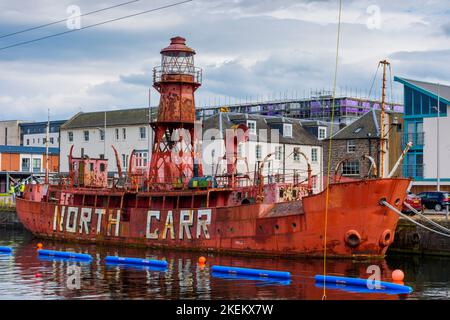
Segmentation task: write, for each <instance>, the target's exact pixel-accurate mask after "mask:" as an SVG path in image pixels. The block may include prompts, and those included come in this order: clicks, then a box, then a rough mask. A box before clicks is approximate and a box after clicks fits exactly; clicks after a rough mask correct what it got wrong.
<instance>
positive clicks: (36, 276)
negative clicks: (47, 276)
mask: <svg viewBox="0 0 450 320" xmlns="http://www.w3.org/2000/svg"><path fill="white" fill-rule="evenodd" d="M34 276H35V278H40V277H42V275H41V274H40V273H36V274H35V275H34Z"/></svg>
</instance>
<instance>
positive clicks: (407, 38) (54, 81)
mask: <svg viewBox="0 0 450 320" xmlns="http://www.w3.org/2000/svg"><path fill="white" fill-rule="evenodd" d="M177 1H180V0H140V1H137V2H135V3H132V4H129V5H127V6H122V7H118V8H115V9H111V10H108V11H103V12H99V13H97V14H92V15H88V16H86V17H82V18H81V26H82V27H84V26H88V25H91V24H95V23H99V22H102V21H105V20H109V19H113V18H118V17H122V16H126V15H129V14H134V13H137V12H140V11H144V10H149V9H153V8H158V7H161V6H165V5H168V4H171V3H176V2H177ZM123 2H127V0H101V1H88V0H58V1H56V0H20V1H17V0H2V1H1V2H0V48H3V47H6V46H9V45H12V44H15V43H18V42H22V41H27V40H31V39H35V38H39V37H43V36H47V35H51V34H55V33H59V32H64V31H68V30H69V29H68V27H67V23H66V22H63V23H60V24H56V25H52V26H49V27H46V28H42V29H38V30H34V31H31V32H26V33H22V34H18V35H14V36H11V37H3V38H1V36H2V35H6V34H9V33H12V32H16V31H20V30H23V29H27V28H30V27H33V26H37V25H41V24H45V23H50V22H53V21H57V20H61V19H65V18H67V17H69V16H70V13H68V8H69V7H70V6H73V5H75V6H78V7H79V8H80V9H81V13H87V12H91V11H94V10H98V9H102V8H106V7H109V6H113V5H116V4H119V3H123ZM337 21H338V1H337V0H320V1H319V0H316V1H314V0H303V1H302V0H194V1H192V2H189V3H185V4H182V5H180V6H176V7H172V8H168V9H164V10H160V11H155V12H151V13H147V14H145V15H140V16H136V17H133V18H129V19H125V20H121V21H117V22H113V23H108V24H105V25H102V26H98V27H95V28H88V29H86V30H80V31H77V32H73V33H70V34H65V35H63V36H59V37H54V38H50V39H47V40H43V41H39V42H35V43H31V44H27V45H23V46H18V47H13V48H9V49H4V50H1V49H0V120H6V119H24V120H45V119H46V117H47V109H48V108H50V110H51V117H52V118H53V119H64V118H68V117H70V116H72V115H73V114H74V113H76V112H79V111H94V110H111V109H117V108H132V107H144V106H147V104H148V88H149V87H150V86H151V70H152V68H153V67H154V66H156V65H158V64H159V62H160V56H159V51H160V49H161V48H163V47H165V46H167V45H168V43H169V39H170V38H171V37H172V36H176V35H180V36H183V37H186V38H187V41H188V45H190V46H191V47H193V48H195V49H196V51H197V56H196V64H197V66H199V67H201V68H203V70H204V79H203V86H202V87H201V88H200V89H199V90H198V92H197V105H199V106H203V105H207V104H215V103H219V101H220V103H225V102H227V103H229V102H231V103H234V102H239V101H245V100H256V99H258V100H261V99H265V100H266V99H273V98H274V97H275V98H279V97H280V96H281V97H285V96H287V97H303V96H304V95H308V94H309V92H310V91H311V90H316V89H330V88H331V87H332V83H333V75H334V62H335V54H336V37H337V34H336V33H337ZM342 21H343V24H342V38H341V52H340V60H339V61H340V63H339V69H338V86H339V89H338V91H337V93H338V94H340V93H341V92H342V93H345V92H347V93H348V94H352V95H355V94H358V95H365V94H367V92H368V91H369V89H370V87H371V83H372V79H373V77H374V74H375V71H376V70H377V64H378V61H380V60H381V59H384V58H388V59H389V60H390V61H391V62H392V71H393V75H398V76H403V77H409V78H414V79H418V80H424V81H439V82H441V83H446V84H448V83H449V82H450V63H449V61H450V6H449V2H448V0H395V1H392V0H343V15H342ZM380 86H381V80H380V78H379V77H378V79H377V82H376V83H375V89H374V90H373V94H374V95H375V96H376V95H379V91H380V90H379V87H380ZM357 90H358V91H357ZM393 96H394V98H396V99H401V86H400V85H399V84H394V93H393ZM157 101H158V96H157V94H156V92H155V91H154V90H153V93H152V105H156V104H157Z"/></svg>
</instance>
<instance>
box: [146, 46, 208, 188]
mask: <svg viewBox="0 0 450 320" xmlns="http://www.w3.org/2000/svg"><path fill="white" fill-rule="evenodd" d="M194 55H195V51H194V50H193V49H191V48H189V47H188V46H186V39H184V38H182V37H175V38H172V39H171V43H170V45H169V46H168V47H167V48H164V49H162V50H161V56H162V59H161V66H158V67H155V68H154V69H153V87H154V88H155V89H156V90H158V92H159V93H160V95H161V97H160V102H159V109H158V118H157V121H155V122H153V123H151V126H152V128H153V130H154V133H155V138H154V143H153V149H152V158H151V162H150V170H149V178H148V182H149V188H150V189H160V190H171V189H176V188H182V187H184V186H186V185H187V183H188V182H189V180H190V179H191V178H192V177H194V176H201V175H202V174H203V173H202V167H201V159H199V156H197V154H198V150H197V141H196V140H197V138H196V137H195V136H194V124H195V98H194V92H195V91H196V90H197V89H198V88H199V87H200V86H201V80H202V70H201V69H199V68H196V67H195V65H194Z"/></svg>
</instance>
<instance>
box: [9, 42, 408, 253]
mask: <svg viewBox="0 0 450 320" xmlns="http://www.w3.org/2000/svg"><path fill="white" fill-rule="evenodd" d="M161 54H162V56H163V59H162V66H161V67H157V68H155V70H154V87H155V88H156V89H157V90H158V91H159V92H160V93H161V101H160V105H159V110H158V119H157V120H156V121H154V122H152V123H151V125H152V127H153V129H154V131H155V139H154V144H153V149H152V158H151V161H150V166H149V168H147V169H148V170H147V172H148V176H147V177H145V174H144V173H143V172H137V171H136V170H133V168H132V161H131V160H130V166H129V167H130V170H129V172H128V175H129V176H128V179H127V183H125V186H123V187H120V186H117V185H116V184H115V183H113V187H112V188H108V187H107V180H106V178H107V174H106V170H103V171H102V170H100V165H106V160H102V159H88V158H83V157H82V158H80V159H75V158H72V148H73V147H72V148H71V152H70V156H69V161H70V163H71V166H70V167H71V169H70V170H71V171H70V181H69V183H60V184H58V185H51V186H48V185H31V186H29V187H27V189H26V191H25V193H24V198H23V199H20V198H19V199H17V213H18V217H19V219H20V221H21V222H22V223H23V224H24V226H25V227H26V228H27V229H28V230H30V231H31V232H33V233H34V234H35V235H37V236H39V237H44V238H52V239H61V240H72V241H85V242H91V243H110V244H116V245H133V246H147V247H166V248H175V249H184V250H201V251H206V252H207V251H219V252H232V253H240V254H250V255H269V256H274V255H281V256H322V255H323V254H324V239H325V235H324V231H325V230H324V226H325V205H326V199H325V192H322V193H319V194H316V195H312V194H311V178H310V179H309V180H310V181H308V182H307V184H306V185H303V184H301V183H291V184H289V183H267V181H268V180H266V183H264V180H265V179H264V177H262V175H261V174H260V179H259V181H256V182H254V183H253V184H250V183H249V185H248V186H245V187H240V186H237V185H238V184H236V183H235V182H236V180H235V178H236V176H235V174H234V173H235V161H236V143H235V142H236V141H241V140H242V141H245V139H246V138H245V134H244V135H243V137H241V138H239V139H237V140H236V141H234V140H233V141H232V142H231V145H228V146H226V150H227V153H228V155H225V158H226V159H227V160H229V163H228V166H227V167H228V174H226V175H222V176H220V177H217V178H218V179H221V180H220V181H218V182H219V183H218V186H217V187H216V186H214V185H212V184H207V185H206V186H204V185H203V186H200V185H198V186H196V187H195V188H194V187H192V189H190V188H189V181H190V179H191V178H192V177H194V176H198V177H202V165H201V161H200V158H199V156H198V150H197V143H198V138H197V137H195V136H194V124H195V99H194V92H195V90H196V89H197V88H198V87H199V86H200V83H201V70H199V69H197V68H195V66H194V58H193V57H194V54H195V51H194V50H192V49H191V48H189V47H187V46H186V44H185V39H183V38H181V37H176V38H172V41H171V44H170V46H169V47H167V48H165V49H163V50H162V51H161ZM236 129H241V131H243V132H244V133H245V131H246V130H245V127H242V126H241V127H237V128H236ZM183 133H186V134H187V135H183ZM133 154H134V152H133ZM133 154H132V156H131V157H130V159H133ZM305 158H306V159H307V157H305ZM91 168H92V170H90V169H91ZM103 169H104V168H103ZM308 170H309V176H311V174H310V169H308ZM257 180H258V179H257ZM280 181H283V180H282V179H281V180H280ZM202 182H204V181H202ZM409 183H410V181H409V180H407V179H372V180H361V181H350V182H342V183H332V184H330V186H329V211H328V229H327V235H326V248H327V255H328V256H331V257H353V256H377V257H379V256H384V255H385V253H386V250H387V248H388V247H389V245H390V244H391V243H392V241H393V240H394V233H395V229H396V226H397V221H398V216H397V215H396V214H395V213H393V212H390V211H389V210H388V209H386V208H385V207H383V206H381V205H380V204H379V202H380V200H381V199H386V200H387V201H388V202H389V203H392V204H395V205H396V206H398V209H401V204H402V203H403V201H404V199H405V197H406V190H407V189H408V186H409Z"/></svg>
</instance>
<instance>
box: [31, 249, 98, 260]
mask: <svg viewBox="0 0 450 320" xmlns="http://www.w3.org/2000/svg"><path fill="white" fill-rule="evenodd" d="M38 254H39V255H42V256H49V257H58V258H68V259H70V258H74V259H83V260H92V256H91V255H90V254H85V253H75V252H65V251H54V250H44V249H41V250H39V251H38Z"/></svg>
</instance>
